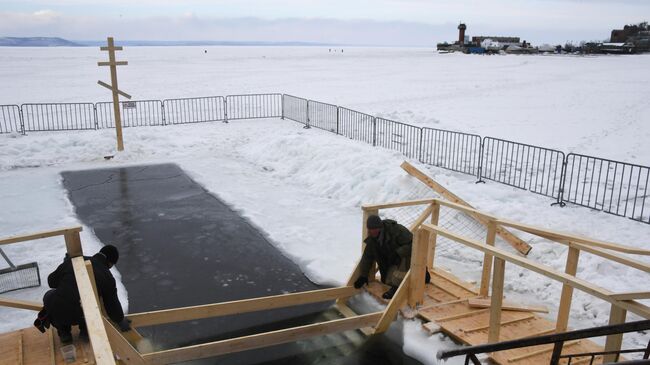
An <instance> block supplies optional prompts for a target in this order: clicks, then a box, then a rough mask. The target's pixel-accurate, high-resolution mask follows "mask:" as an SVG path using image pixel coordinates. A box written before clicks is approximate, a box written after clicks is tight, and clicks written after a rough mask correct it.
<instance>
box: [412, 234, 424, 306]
mask: <svg viewBox="0 0 650 365" xmlns="http://www.w3.org/2000/svg"><path fill="white" fill-rule="evenodd" d="M413 238H414V239H413V248H412V250H411V276H410V280H411V284H410V285H409V288H410V290H409V298H408V303H409V306H411V308H416V307H417V305H418V304H422V302H423V301H424V271H425V270H426V259H427V252H428V251H429V249H428V246H429V231H427V230H426V229H420V228H418V229H417V230H416V231H415V235H414V237H413Z"/></svg>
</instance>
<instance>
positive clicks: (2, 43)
mask: <svg viewBox="0 0 650 365" xmlns="http://www.w3.org/2000/svg"><path fill="white" fill-rule="evenodd" d="M79 46H81V44H79V43H75V42H71V41H69V40H66V39H63V38H57V37H0V47H79Z"/></svg>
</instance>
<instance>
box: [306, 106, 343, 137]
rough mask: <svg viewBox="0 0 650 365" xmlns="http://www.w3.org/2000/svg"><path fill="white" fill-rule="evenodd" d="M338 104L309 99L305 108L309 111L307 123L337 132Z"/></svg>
mask: <svg viewBox="0 0 650 365" xmlns="http://www.w3.org/2000/svg"><path fill="white" fill-rule="evenodd" d="M338 108H339V107H338V106H336V105H332V104H326V103H321V102H318V101H313V100H309V101H308V102H307V110H308V111H309V115H308V117H309V119H308V120H309V125H310V126H311V127H316V128H319V129H323V130H326V131H329V132H332V133H336V134H338V130H339V113H338Z"/></svg>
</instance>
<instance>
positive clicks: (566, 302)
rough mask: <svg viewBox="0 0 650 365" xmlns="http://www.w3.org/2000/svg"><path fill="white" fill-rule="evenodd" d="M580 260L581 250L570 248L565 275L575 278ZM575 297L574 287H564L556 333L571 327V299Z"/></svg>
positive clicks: (564, 285) (565, 285)
mask: <svg viewBox="0 0 650 365" xmlns="http://www.w3.org/2000/svg"><path fill="white" fill-rule="evenodd" d="M579 258H580V250H579V249H577V248H575V247H573V246H569V251H568V253H567V257H566V268H565V270H564V272H565V273H567V274H568V275H571V276H575V275H576V272H577V271H578V259H579ZM572 297H573V287H572V286H570V285H567V284H563V285H562V296H561V297H560V308H559V309H558V312H557V324H556V326H555V333H562V332H566V330H567V327H568V325H569V312H570V310H571V299H572Z"/></svg>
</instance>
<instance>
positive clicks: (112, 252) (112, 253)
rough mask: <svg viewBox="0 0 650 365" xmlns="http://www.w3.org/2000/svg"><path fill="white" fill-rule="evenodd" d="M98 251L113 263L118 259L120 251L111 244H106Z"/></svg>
mask: <svg viewBox="0 0 650 365" xmlns="http://www.w3.org/2000/svg"><path fill="white" fill-rule="evenodd" d="M99 252H101V253H103V254H104V255H105V256H106V260H108V262H110V263H111V264H113V265H115V264H117V260H119V259H120V253H119V251H117V247H115V246H113V245H106V246H104V247H102V249H101V250H99Z"/></svg>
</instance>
